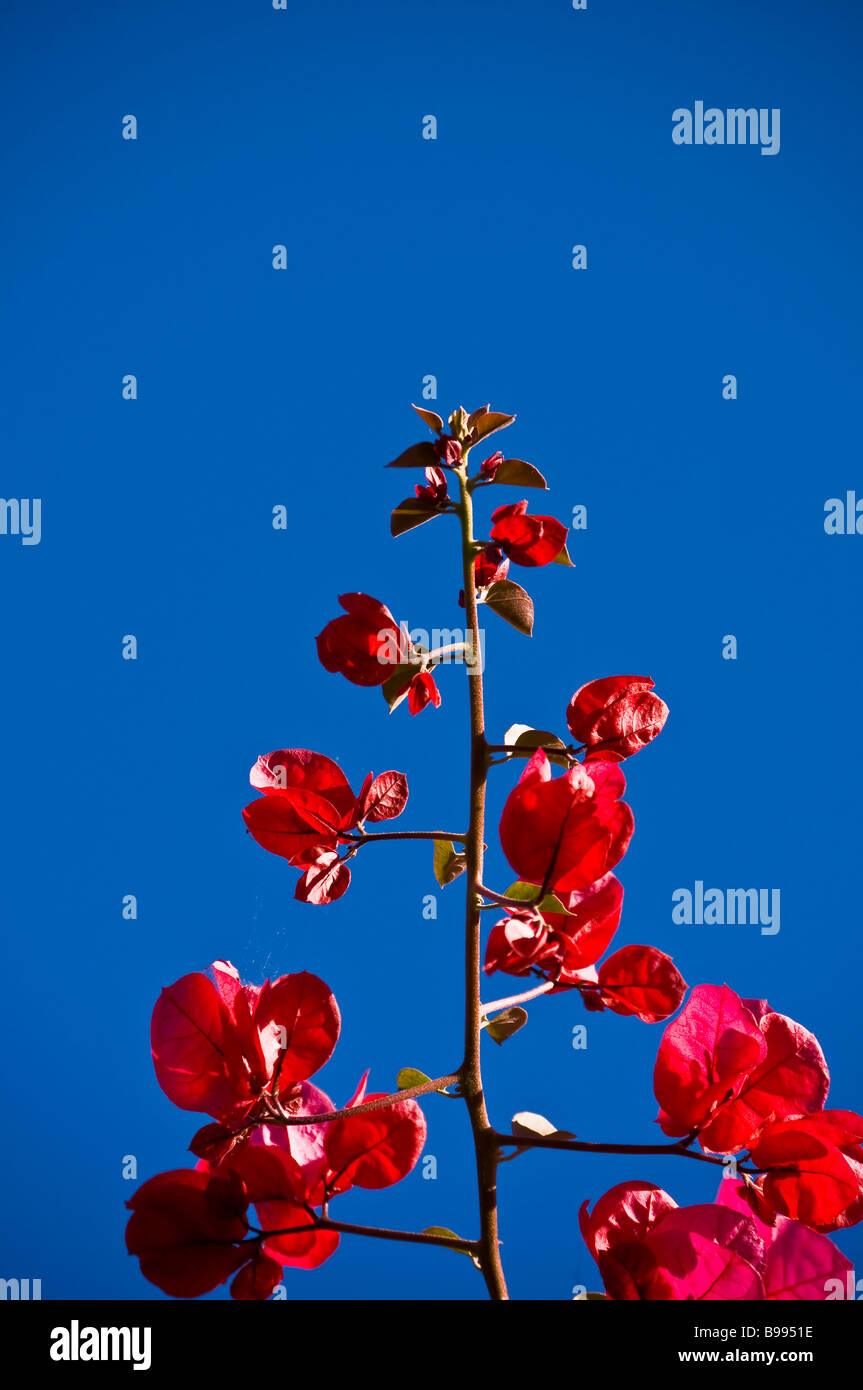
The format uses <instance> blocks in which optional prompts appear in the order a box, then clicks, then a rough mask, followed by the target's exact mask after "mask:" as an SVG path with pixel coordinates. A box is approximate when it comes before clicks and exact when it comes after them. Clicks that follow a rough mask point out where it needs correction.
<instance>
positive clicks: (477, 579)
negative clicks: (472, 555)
mask: <svg viewBox="0 0 863 1390" xmlns="http://www.w3.org/2000/svg"><path fill="white" fill-rule="evenodd" d="M508 572H509V560H508V559H507V558H506V556H505V555H504V553H503V551H502V550H499V549H498V548H497V546H496V545H487V546H486V548H485V550H483V551H481V553H480V554H479V555H477V557H476V559H475V560H474V562H473V573H474V584H475V585H476V587H477V589H487V588H488V586H489V584H496V583H497V582H498V580H500V579H506V576H507V574H508Z"/></svg>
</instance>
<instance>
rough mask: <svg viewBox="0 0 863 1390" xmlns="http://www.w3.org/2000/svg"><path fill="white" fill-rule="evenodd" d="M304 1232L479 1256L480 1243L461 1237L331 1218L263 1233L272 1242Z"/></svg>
mask: <svg viewBox="0 0 863 1390" xmlns="http://www.w3.org/2000/svg"><path fill="white" fill-rule="evenodd" d="M298 1231H299V1232H300V1233H302V1232H304V1231H339V1232H340V1233H341V1234H343V1235H347V1236H372V1237H373V1238H374V1239H375V1240H398V1241H401V1242H402V1243H403V1244H405V1245H439V1246H440V1247H441V1248H442V1249H444V1250H459V1251H464V1253H465V1254H467V1255H478V1253H479V1242H478V1241H476V1240H462V1239H461V1237H460V1236H434V1235H426V1233H425V1231H391V1230H389V1229H388V1228H387V1227H385V1226H355V1225H353V1223H352V1222H350V1221H330V1219H329V1217H327V1218H326V1219H324V1220H318V1221H315V1222H313V1223H310V1224H309V1225H308V1226H299V1227H297V1226H286V1227H285V1229H284V1230H280V1231H263V1232H262V1234H263V1236H264V1237H265V1238H269V1239H270V1240H273V1239H275V1237H276V1236H290V1235H296V1234H297V1232H298Z"/></svg>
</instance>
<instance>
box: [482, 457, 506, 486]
mask: <svg viewBox="0 0 863 1390" xmlns="http://www.w3.org/2000/svg"><path fill="white" fill-rule="evenodd" d="M502 463H503V454H502V453H501V451H500V449H496V450H495V452H494V453H493V454H490V455H489V457H488V458H487V459H483V461H482V463H481V464H480V466H479V475H480V477H481V478H488V480H489V481H490V482H494V478H495V474H496V473H497V470H498V469H499V468H500V466H501V464H502Z"/></svg>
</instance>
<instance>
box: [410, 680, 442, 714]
mask: <svg viewBox="0 0 863 1390" xmlns="http://www.w3.org/2000/svg"><path fill="white" fill-rule="evenodd" d="M426 705H433V706H434V708H435V709H438V707H439V706H440V691H439V690H438V688H437V686H436V684H435V679H434V676H433V675H432V673H431V671H421V672H420V674H419V675H418V676H414V677H413V680H412V681H411V683H410V685H409V686H408V709H409V710H410V712H411V714H419V712H420V710H423V709H425V707H426Z"/></svg>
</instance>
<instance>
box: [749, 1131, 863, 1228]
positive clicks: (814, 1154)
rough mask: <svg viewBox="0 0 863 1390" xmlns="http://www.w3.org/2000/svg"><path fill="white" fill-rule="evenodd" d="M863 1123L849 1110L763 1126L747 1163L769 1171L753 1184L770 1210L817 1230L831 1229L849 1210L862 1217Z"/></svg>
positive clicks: (835, 1226) (858, 1217)
mask: <svg viewBox="0 0 863 1390" xmlns="http://www.w3.org/2000/svg"><path fill="white" fill-rule="evenodd" d="M861 1139H863V1119H861V1117H860V1116H859V1115H857V1114H855V1113H854V1112H853V1111H850V1110H822V1111H821V1112H819V1113H818V1114H816V1115H795V1116H792V1117H790V1118H788V1119H785V1120H779V1121H777V1122H776V1123H775V1124H770V1125H766V1126H765V1127H764V1128H763V1129H762V1130H761V1133H760V1134H759V1135H758V1139H757V1141H756V1143H755V1144H753V1145H752V1152H751V1158H752V1162H753V1163H754V1164H755V1165H756V1167H758V1168H762V1169H768V1170H769V1171H768V1172H767V1173H766V1174H765V1176H764V1177H763V1178H762V1179H761V1180H760V1182H759V1183H758V1184H757V1190H758V1193H759V1195H760V1196H761V1197H762V1198H763V1200H764V1202H766V1203H767V1205H768V1206H769V1207H771V1208H772V1209H773V1210H774V1211H778V1212H780V1213H781V1214H782V1215H783V1216H790V1217H792V1218H794V1219H795V1220H797V1221H802V1222H804V1223H805V1225H807V1226H812V1227H814V1228H816V1229H818V1230H835V1229H836V1228H837V1226H838V1225H840V1224H842V1225H846V1224H853V1223H849V1222H847V1221H846V1222H841V1223H840V1218H841V1217H842V1216H843V1215H844V1214H847V1213H848V1212H849V1210H851V1209H853V1216H854V1220H855V1221H859V1220H860V1219H861V1217H863V1210H861V1208H863V1201H861V1198H862V1197H863V1148H861V1146H860V1140H861Z"/></svg>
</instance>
